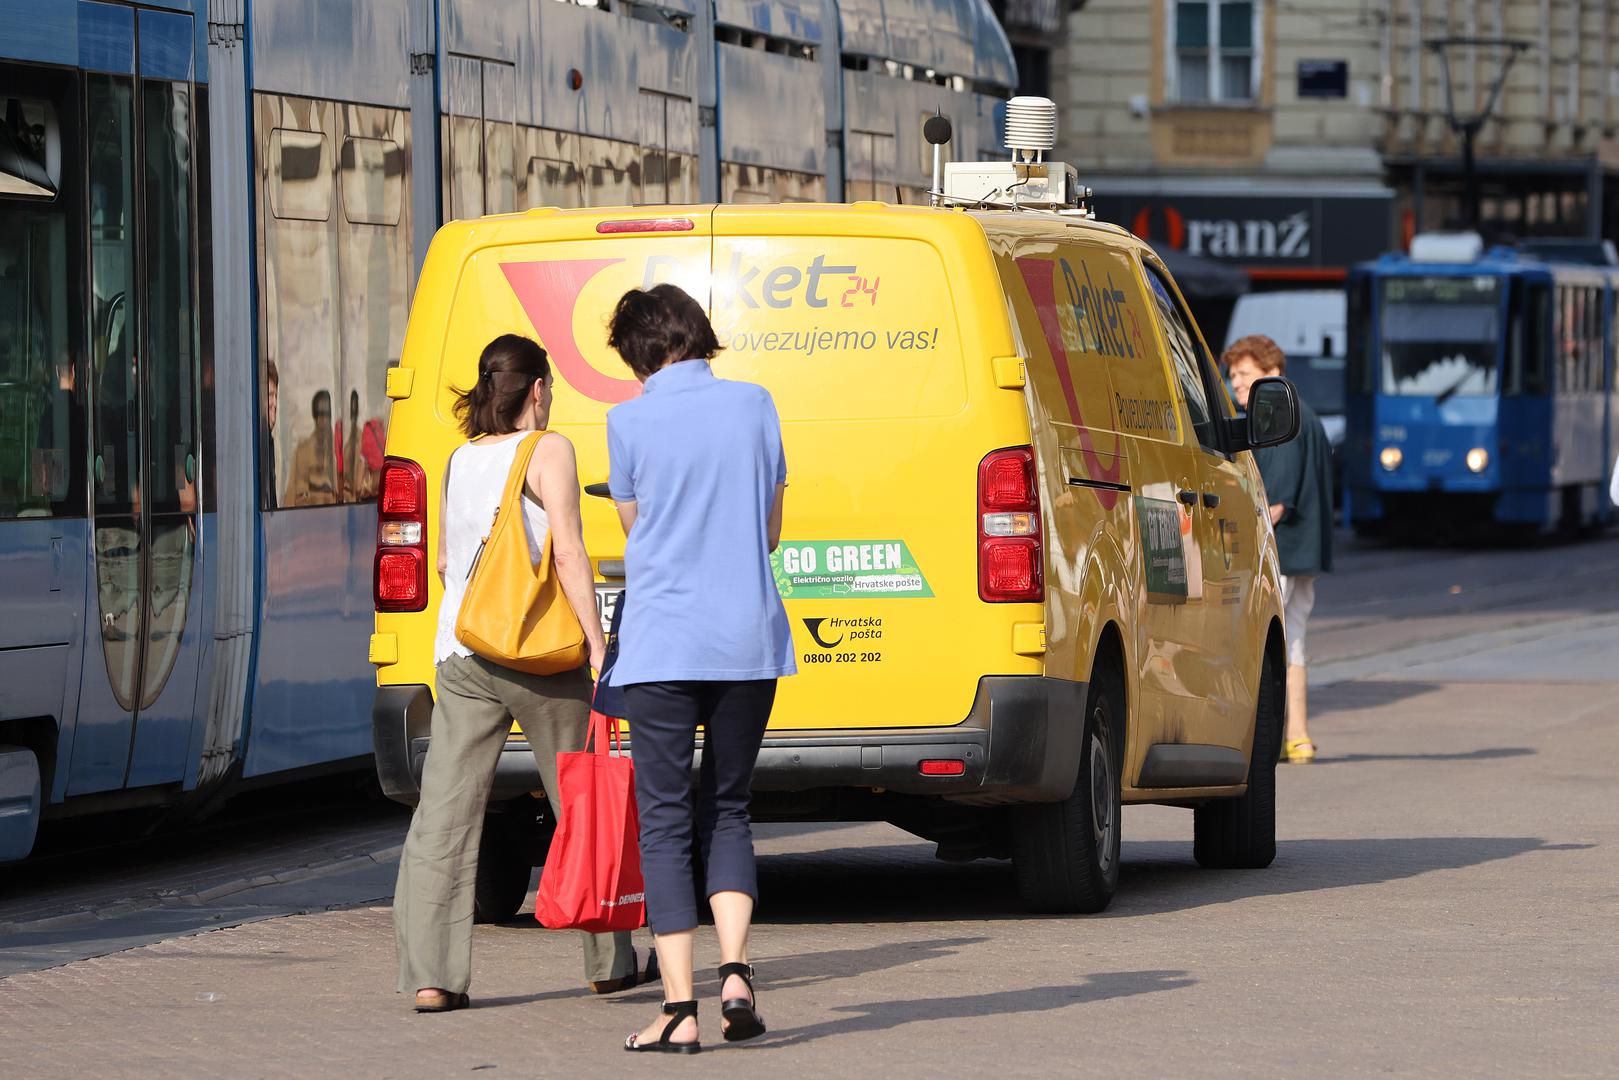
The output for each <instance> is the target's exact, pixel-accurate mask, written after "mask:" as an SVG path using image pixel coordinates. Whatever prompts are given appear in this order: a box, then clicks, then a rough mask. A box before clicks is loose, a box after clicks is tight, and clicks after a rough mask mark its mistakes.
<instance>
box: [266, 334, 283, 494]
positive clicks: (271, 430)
mask: <svg viewBox="0 0 1619 1080" xmlns="http://www.w3.org/2000/svg"><path fill="white" fill-rule="evenodd" d="M280 417H281V369H280V368H278V367H276V366H275V361H274V360H267V361H265V366H264V426H265V439H266V449H265V455H264V461H265V464H264V468H265V476H266V477H267V478H268V482H269V487H268V491H269V504H270V509H272V510H273V509H275V507H276V498H277V497H278V496H279V495H280V494H281V486H280V485H279V484H277V483H276V482H275V475H276V466H275V425H276V421H277V420H279V419H280Z"/></svg>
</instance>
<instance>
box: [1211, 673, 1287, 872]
mask: <svg viewBox="0 0 1619 1080" xmlns="http://www.w3.org/2000/svg"><path fill="white" fill-rule="evenodd" d="M1284 694H1285V691H1284V689H1283V687H1282V682H1281V680H1280V679H1278V678H1277V677H1276V669H1275V665H1274V662H1273V661H1272V660H1271V657H1270V653H1269V652H1268V651H1267V652H1266V654H1265V663H1264V667H1263V668H1262V669H1261V670H1260V673H1259V703H1258V706H1257V707H1256V709H1255V713H1256V715H1255V718H1254V749H1253V753H1252V754H1251V755H1250V756H1249V759H1248V791H1247V793H1246V794H1244V795H1243V796H1242V797H1241V798H1240V799H1220V800H1218V801H1216V802H1210V803H1205V804H1204V805H1202V806H1199V807H1198V808H1197V809H1195V810H1193V811H1192V837H1193V839H1192V857H1193V858H1195V859H1196V860H1197V863H1198V865H1199V866H1207V867H1211V868H1215V869H1225V870H1263V869H1264V868H1265V867H1267V866H1269V865H1270V864H1271V862H1272V861H1273V860H1274V859H1275V858H1276V758H1277V755H1278V754H1279V753H1280V751H1281V744H1282V731H1281V727H1282V700H1283V696H1284Z"/></svg>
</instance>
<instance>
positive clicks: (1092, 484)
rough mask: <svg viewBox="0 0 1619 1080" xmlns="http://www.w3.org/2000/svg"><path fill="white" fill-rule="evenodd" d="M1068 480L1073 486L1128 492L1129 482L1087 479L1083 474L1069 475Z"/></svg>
mask: <svg viewBox="0 0 1619 1080" xmlns="http://www.w3.org/2000/svg"><path fill="white" fill-rule="evenodd" d="M1068 482H1069V483H1070V484H1072V485H1074V486H1075V487H1086V488H1099V489H1101V490H1102V491H1122V492H1124V493H1125V494H1127V495H1128V494H1129V493H1130V485H1129V484H1114V483H1110V482H1109V481H1106V480H1087V479H1085V478H1084V477H1083V476H1070V477H1069V478H1068Z"/></svg>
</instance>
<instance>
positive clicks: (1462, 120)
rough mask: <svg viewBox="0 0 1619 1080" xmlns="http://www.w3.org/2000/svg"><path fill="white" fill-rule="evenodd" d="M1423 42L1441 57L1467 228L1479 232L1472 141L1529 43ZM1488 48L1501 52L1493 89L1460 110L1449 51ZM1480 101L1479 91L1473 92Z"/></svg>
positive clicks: (1484, 40)
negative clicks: (1456, 142) (1457, 140)
mask: <svg viewBox="0 0 1619 1080" xmlns="http://www.w3.org/2000/svg"><path fill="white" fill-rule="evenodd" d="M1423 45H1424V46H1425V47H1426V48H1427V49H1428V50H1429V51H1430V52H1432V53H1433V54H1434V55H1435V56H1437V57H1438V58H1439V77H1440V82H1441V84H1442V85H1443V86H1444V88H1445V118H1446V119H1447V120H1449V121H1450V130H1452V131H1454V132H1455V133H1456V134H1457V135H1459V136H1461V140H1462V184H1463V195H1462V200H1463V206H1464V212H1465V214H1466V218H1467V227H1468V228H1470V229H1472V230H1474V231H1477V230H1478V227H1479V182H1478V164H1477V161H1476V159H1475V157H1474V152H1473V141H1474V140H1475V139H1476V138H1478V133H1479V132H1480V131H1482V130H1484V122H1485V121H1486V120H1488V119H1489V118H1490V114H1491V113H1493V112H1494V111H1495V105H1496V102H1497V101H1499V100H1500V98H1501V90H1502V88H1503V87H1504V86H1506V82H1507V72H1509V71H1511V70H1512V62H1513V61H1514V60H1516V59H1517V58H1518V54H1519V53H1521V52H1523V51H1525V50H1526V49H1528V48H1529V42H1527V41H1518V40H1515V39H1513V38H1478V37H1444V38H1430V39H1428V40H1427V41H1425V42H1423ZM1460 49H1469V50H1478V49H1489V50H1494V51H1497V52H1499V54H1500V56H1499V59H1498V61H1497V62H1498V63H1499V64H1500V67H1499V68H1497V69H1496V73H1495V78H1494V80H1493V81H1492V82H1491V83H1490V92H1489V94H1487V95H1486V96H1485V99H1484V104H1483V106H1482V107H1481V108H1477V109H1474V110H1469V111H1467V112H1461V111H1459V110H1458V109H1457V108H1456V93H1455V88H1454V84H1453V82H1452V80H1451V77H1450V54H1451V52H1452V51H1453V50H1460ZM1473 98H1474V102H1475V103H1476V102H1477V99H1478V94H1477V92H1476V88H1475V92H1474V94H1473Z"/></svg>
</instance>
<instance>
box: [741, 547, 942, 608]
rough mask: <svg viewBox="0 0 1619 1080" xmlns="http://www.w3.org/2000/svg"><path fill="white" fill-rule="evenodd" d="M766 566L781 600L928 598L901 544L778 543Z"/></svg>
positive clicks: (925, 584)
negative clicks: (876, 597) (768, 566)
mask: <svg viewBox="0 0 1619 1080" xmlns="http://www.w3.org/2000/svg"><path fill="white" fill-rule="evenodd" d="M770 568H771V569H772V570H773V571H774V572H775V575H776V588H777V589H778V590H779V591H780V592H781V595H782V598H783V599H789V598H790V599H794V600H819V599H838V598H840V597H865V596H891V597H892V596H917V597H928V596H932V595H933V590H932V589H930V588H928V581H927V578H925V577H923V576H922V570H921V568H920V567H919V566H917V565H916V559H914V558H913V557H912V556H911V549H910V548H908V547H906V546H905V541H903V540H801V541H793V540H783V541H782V542H781V546H780V547H778V548H776V550H775V552H774V553H773V554H772V555H771V556H770Z"/></svg>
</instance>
